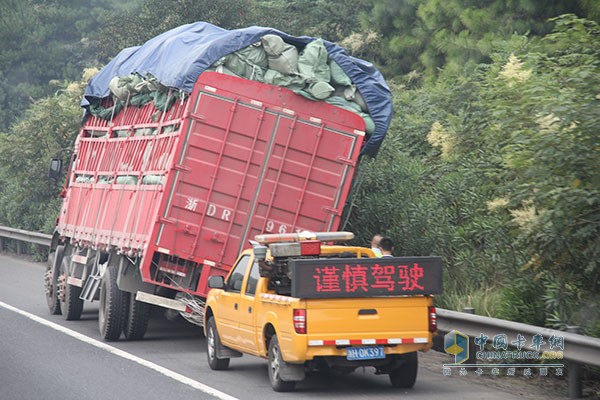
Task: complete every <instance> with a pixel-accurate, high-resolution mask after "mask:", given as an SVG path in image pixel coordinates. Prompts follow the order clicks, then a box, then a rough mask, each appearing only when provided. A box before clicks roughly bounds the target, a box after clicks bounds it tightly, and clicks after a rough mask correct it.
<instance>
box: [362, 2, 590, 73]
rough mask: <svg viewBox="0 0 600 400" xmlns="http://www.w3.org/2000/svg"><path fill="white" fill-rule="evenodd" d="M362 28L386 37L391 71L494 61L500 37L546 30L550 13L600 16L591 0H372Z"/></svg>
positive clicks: (382, 54)
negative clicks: (492, 55)
mask: <svg viewBox="0 0 600 400" xmlns="http://www.w3.org/2000/svg"><path fill="white" fill-rule="evenodd" d="M368 3H369V5H370V6H371V7H370V8H371V11H369V12H363V13H362V17H361V18H362V19H361V20H362V29H363V30H375V31H376V32H377V33H378V34H379V35H380V37H381V42H380V48H379V49H378V59H377V61H378V62H379V63H380V64H381V65H382V66H383V67H384V69H385V71H386V72H387V73H388V74H390V75H397V74H405V73H408V72H410V71H411V70H413V69H414V70H417V71H422V70H426V71H428V73H430V74H435V73H436V70H437V68H439V67H442V66H451V67H455V68H457V69H460V68H461V66H462V65H464V64H465V63H475V64H476V63H479V62H490V61H491V60H490V55H491V54H492V53H493V51H494V47H495V46H496V44H497V42H498V41H500V40H502V39H506V38H508V37H510V36H511V35H513V34H517V35H521V34H529V35H534V36H535V35H543V34H545V33H547V32H549V30H550V29H551V26H552V25H551V24H549V23H548V22H547V19H548V18H551V17H556V16H558V15H560V14H564V13H567V12H572V13H577V14H578V15H580V16H582V17H585V16H586V15H587V14H588V13H589V14H590V15H595V16H596V18H597V16H598V12H597V10H598V6H597V5H594V4H593V3H592V2H589V1H585V0H579V1H568V0H563V1H554V0H514V1H503V0H488V1H484V2H481V1H476V0H426V1H422V0H399V1H396V0H369V1H368Z"/></svg>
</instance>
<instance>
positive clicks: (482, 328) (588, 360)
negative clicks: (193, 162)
mask: <svg viewBox="0 0 600 400" xmlns="http://www.w3.org/2000/svg"><path fill="white" fill-rule="evenodd" d="M4 238H8V239H13V240H17V241H20V242H27V243H34V244H39V245H42V246H50V241H51V239H52V236H51V235H48V234H44V233H39V232H29V231H25V230H22V229H14V228H9V227H5V226H0V249H3V248H4V245H3V243H2V241H3V239H4ZM18 248H20V246H18ZM437 318H438V329H439V330H440V331H443V332H450V331H453V330H457V331H459V332H461V333H463V334H465V335H468V336H470V337H471V338H474V337H478V336H479V335H481V334H483V335H485V336H487V337H489V338H493V337H494V336H495V335H497V334H499V333H502V334H506V335H507V336H508V337H517V335H519V334H521V335H530V336H534V335H542V336H543V337H544V338H546V339H548V338H550V337H552V336H554V337H562V338H564V349H563V350H562V351H563V356H564V358H565V359H566V360H568V361H570V364H569V369H570V370H572V371H570V373H569V396H570V397H572V398H578V397H581V376H580V373H579V372H577V373H575V374H573V371H577V370H578V369H579V368H578V367H579V366H580V365H593V366H596V367H600V339H598V338H593V337H590V336H585V335H580V334H577V333H571V332H568V331H567V332H564V331H558V330H554V329H548V328H542V327H539V326H533V325H527V324H522V323H520V322H512V321H507V320H502V319H497V318H490V317H484V316H481V315H474V314H471V313H466V312H458V311H451V310H445V309H442V308H438V309H437ZM528 350H529V349H528ZM546 350H549V351H552V350H555V349H551V348H550V344H549V343H548V340H546V343H545V344H543V345H542V346H540V353H542V352H543V351H546Z"/></svg>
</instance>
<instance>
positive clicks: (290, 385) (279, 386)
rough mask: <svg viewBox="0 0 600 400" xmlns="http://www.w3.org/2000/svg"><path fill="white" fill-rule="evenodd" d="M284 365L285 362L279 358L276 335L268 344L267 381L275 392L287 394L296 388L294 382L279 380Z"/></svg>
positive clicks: (279, 351) (279, 352)
mask: <svg viewBox="0 0 600 400" xmlns="http://www.w3.org/2000/svg"><path fill="white" fill-rule="evenodd" d="M284 365H285V361H283V358H282V357H281V348H280V347H279V340H277V335H273V337H272V338H271V341H270V342H269V380H270V381H271V387H273V390H274V391H276V392H289V391H292V390H294V388H295V387H296V382H295V381H284V380H281V367H282V366H284Z"/></svg>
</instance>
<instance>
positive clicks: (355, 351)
mask: <svg viewBox="0 0 600 400" xmlns="http://www.w3.org/2000/svg"><path fill="white" fill-rule="evenodd" d="M380 358H385V351H383V346H362V347H348V348H346V359H348V360H377V359H380Z"/></svg>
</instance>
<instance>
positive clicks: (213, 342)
mask: <svg viewBox="0 0 600 400" xmlns="http://www.w3.org/2000/svg"><path fill="white" fill-rule="evenodd" d="M220 348H221V339H219V332H217V325H216V324H215V319H214V318H213V317H209V318H208V322H207V323H206V359H207V361H208V365H209V366H210V369H213V370H215V371H218V370H223V369H227V368H228V367H229V358H217V354H218V352H219V349H220Z"/></svg>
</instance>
